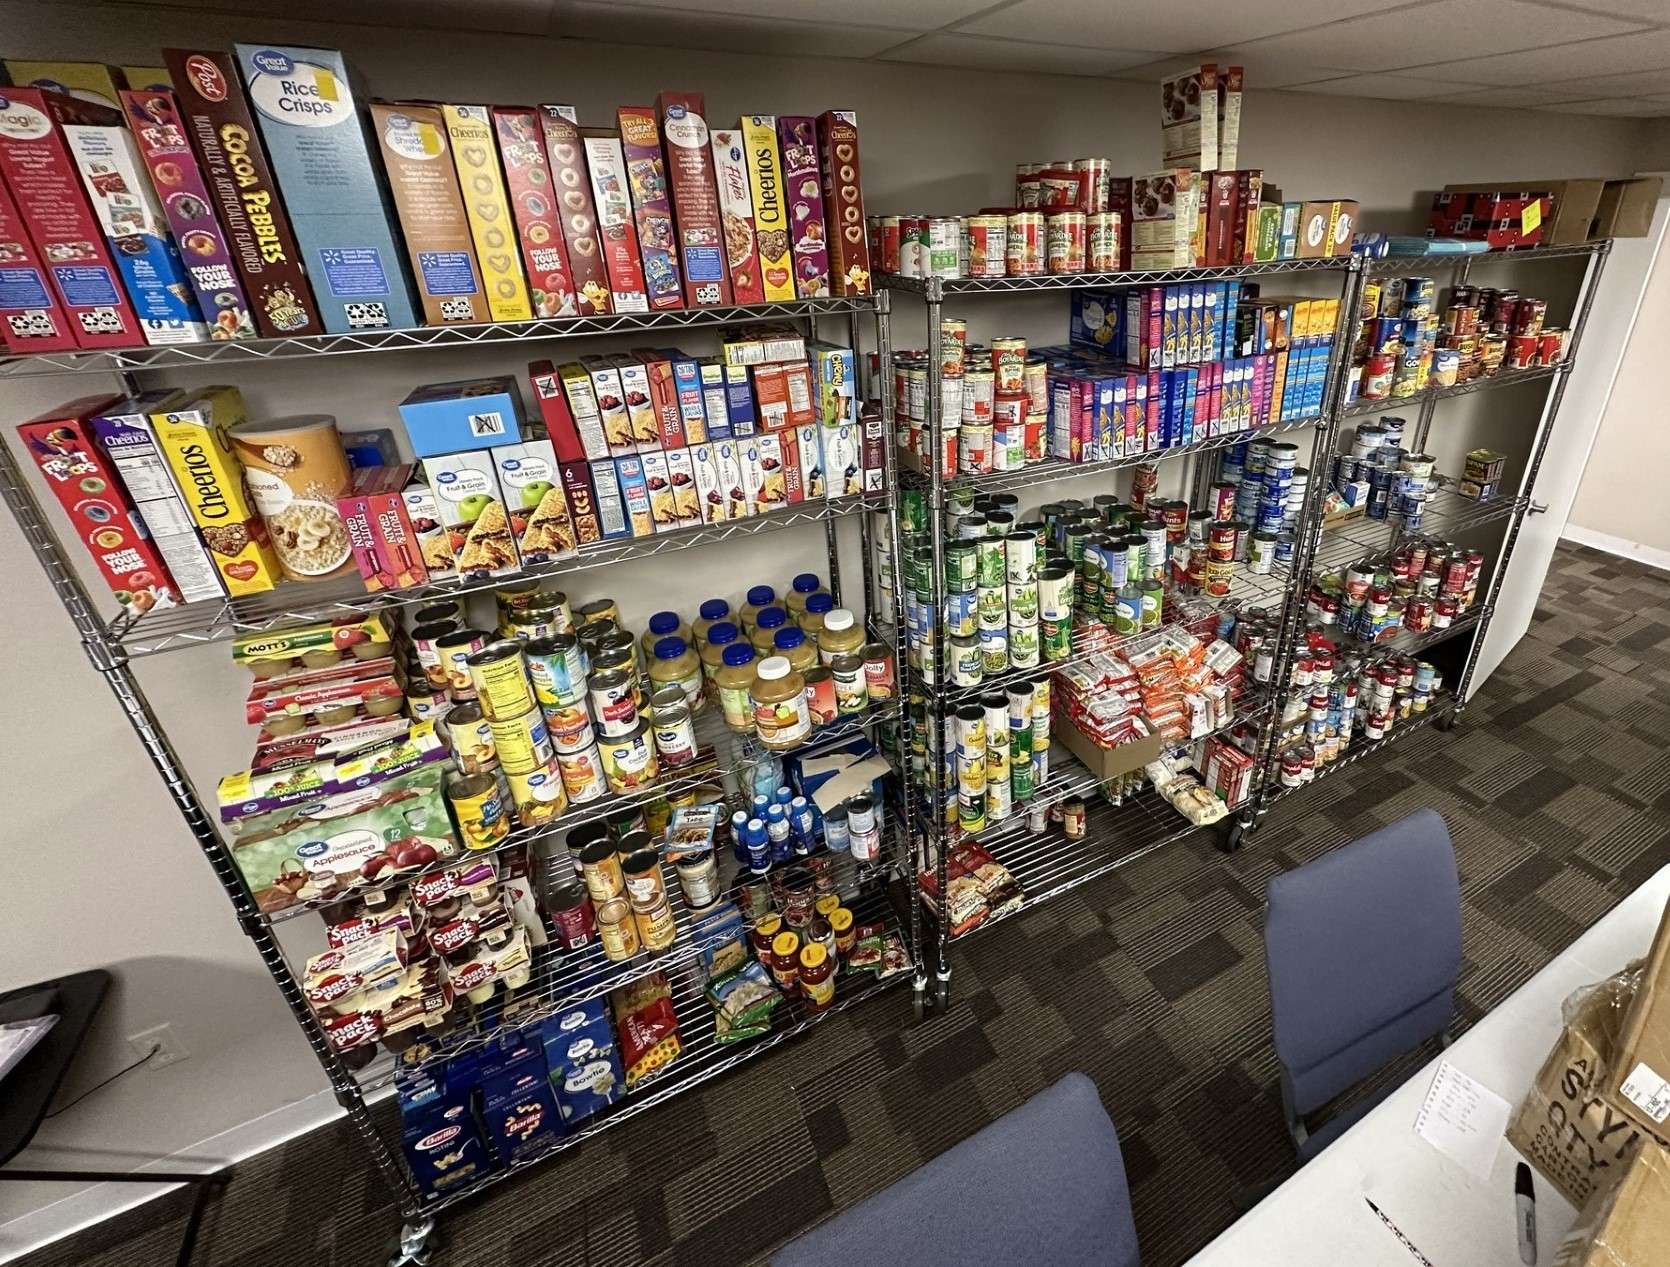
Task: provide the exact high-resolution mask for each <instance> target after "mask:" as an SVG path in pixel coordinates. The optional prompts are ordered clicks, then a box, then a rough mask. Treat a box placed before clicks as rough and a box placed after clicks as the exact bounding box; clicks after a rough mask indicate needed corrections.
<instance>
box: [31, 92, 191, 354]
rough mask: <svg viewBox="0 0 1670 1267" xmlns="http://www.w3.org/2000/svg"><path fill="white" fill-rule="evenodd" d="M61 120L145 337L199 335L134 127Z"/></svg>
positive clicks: (157, 340)
mask: <svg viewBox="0 0 1670 1267" xmlns="http://www.w3.org/2000/svg"><path fill="white" fill-rule="evenodd" d="M63 127H64V139H65V140H66V141H67V142H68V143H69V147H70V153H71V154H73V155H74V156H75V164H76V168H77V170H79V171H80V173H81V183H82V185H83V186H84V187H85V189H86V191H87V200H88V202H89V203H90V204H91V205H92V208H93V214H94V215H95V216H97V217H98V221H99V227H100V228H101V229H103V230H104V238H105V242H106V243H107V244H108V245H109V247H110V253H111V256H112V257H113V258H114V259H115V261H116V271H117V272H119V273H120V274H121V275H122V285H123V287H124V288H125V289H126V290H127V292H128V300H129V302H131V303H132V304H133V310H134V313H135V315H136V316H138V318H139V325H140V329H141V330H143V331H144V334H145V341H146V342H147V343H150V344H152V345H156V346H165V345H169V344H176V343H202V342H204V341H205V340H206V339H207V338H208V337H209V327H208V325H207V323H206V322H205V321H204V319H203V313H202V311H201V310H200V309H199V308H198V306H197V297H196V295H195V294H193V292H192V286H191V278H190V275H189V274H187V272H186V267H185V264H184V263H183V262H182V261H181V259H180V251H179V248H178V247H177V246H175V244H174V238H173V235H172V234H170V233H169V231H168V222H167V220H166V219H165V218H164V217H163V213H162V204H161V203H159V202H158V201H157V196H156V191H155V190H154V189H153V188H152V186H151V178H150V174H149V173H148V172H147V171H146V170H145V165H144V163H143V161H142V160H141V159H140V157H139V147H138V146H137V145H136V144H135V143H134V139H133V134H132V133H131V132H129V131H128V130H127V128H125V127H123V126H121V125H120V124H109V125H88V124H79V123H69V122H65V123H64V125H63Z"/></svg>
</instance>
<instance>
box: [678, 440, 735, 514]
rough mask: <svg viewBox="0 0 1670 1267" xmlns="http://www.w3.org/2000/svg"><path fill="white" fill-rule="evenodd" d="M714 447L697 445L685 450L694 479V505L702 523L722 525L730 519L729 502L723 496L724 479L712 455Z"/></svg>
mask: <svg viewBox="0 0 1670 1267" xmlns="http://www.w3.org/2000/svg"><path fill="white" fill-rule="evenodd" d="M715 447H716V446H714V445H711V444H697V445H692V446H691V447H690V448H688V449H686V450H685V452H686V453H688V454H689V455H690V462H691V467H692V471H693V473H694V475H695V478H696V503H697V505H698V506H699V507H700V509H701V514H702V522H703V523H708V524H717V523H724V522H725V521H726V519H728V518H729V517H730V502H729V499H728V498H727V497H726V496H725V492H726V490H725V486H724V479H723V476H722V474H721V473H720V470H719V461H718V458H717V457H716V456H715V454H714V448H715Z"/></svg>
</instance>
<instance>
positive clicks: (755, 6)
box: [613, 0, 992, 31]
mask: <svg viewBox="0 0 1670 1267" xmlns="http://www.w3.org/2000/svg"><path fill="white" fill-rule="evenodd" d="M613 4H614V5H616V6H624V7H628V8H651V9H653V8H661V9H679V10H683V11H685V12H691V13H721V14H740V15H743V16H746V17H755V18H781V19H785V20H787V21H791V22H823V23H827V24H828V25H830V26H851V25H857V26H884V27H894V28H896V29H898V30H901V31H932V30H935V29H936V28H938V27H942V26H944V25H946V24H947V23H948V22H955V21H957V20H958V19H960V18H966V17H968V16H970V15H971V14H975V13H979V12H980V11H981V10H982V9H989V8H991V6H992V0H910V3H908V4H901V3H900V2H899V0H613Z"/></svg>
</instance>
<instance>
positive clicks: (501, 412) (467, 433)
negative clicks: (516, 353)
mask: <svg viewBox="0 0 1670 1267" xmlns="http://www.w3.org/2000/svg"><path fill="white" fill-rule="evenodd" d="M400 420H401V421H402V422H404V423H405V424H406V437H407V439H409V440H410V441H411V444H412V453H413V454H414V455H415V456H417V457H420V458H427V457H437V456H439V455H441V454H443V453H457V452H459V451H461V450H464V449H481V448H489V447H491V446H493V445H498V444H517V443H519V442H520V441H521V439H522V437H523V435H524V434H525V431H526V428H524V426H523V425H522V393H521V390H520V389H519V388H518V387H517V386H516V380H515V379H514V378H512V377H510V375H508V374H506V375H504V376H502V377H499V378H477V379H467V380H465V381H463V382H459V383H431V384H429V385H428V386H427V387H419V388H417V389H416V390H415V391H413V392H412V393H411V394H410V395H409V396H407V397H406V399H405V400H403V401H401V402H400Z"/></svg>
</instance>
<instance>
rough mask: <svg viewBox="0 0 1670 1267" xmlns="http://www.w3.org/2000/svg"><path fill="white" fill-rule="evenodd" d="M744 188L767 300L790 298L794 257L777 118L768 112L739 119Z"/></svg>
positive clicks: (793, 291) (791, 296)
mask: <svg viewBox="0 0 1670 1267" xmlns="http://www.w3.org/2000/svg"><path fill="white" fill-rule="evenodd" d="M742 144H743V152H744V154H745V156H746V159H747V163H748V189H749V193H750V195H751V196H752V199H753V203H754V241H755V245H756V246H757V247H758V249H759V253H760V279H761V281H762V283H763V284H764V286H765V297H766V299H768V300H781V299H793V298H794V297H795V288H794V259H793V251H792V248H791V245H790V244H791V241H792V238H791V235H790V225H789V216H788V209H787V208H786V207H785V206H784V203H783V163H782V159H781V158H780V157H779V155H778V152H777V120H776V118H775V117H773V116H772V115H769V114H750V115H745V116H744V117H743V119H742Z"/></svg>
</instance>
